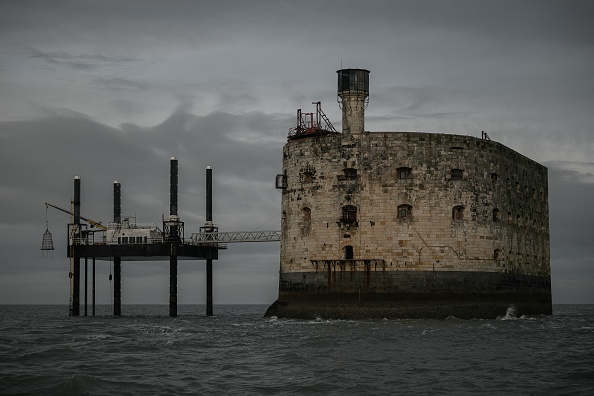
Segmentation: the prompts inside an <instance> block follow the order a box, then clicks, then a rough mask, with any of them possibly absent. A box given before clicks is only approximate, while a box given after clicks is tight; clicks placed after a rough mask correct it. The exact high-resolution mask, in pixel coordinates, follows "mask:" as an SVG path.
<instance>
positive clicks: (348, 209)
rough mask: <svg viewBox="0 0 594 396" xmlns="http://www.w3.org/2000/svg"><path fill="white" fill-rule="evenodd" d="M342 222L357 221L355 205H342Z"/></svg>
mask: <svg viewBox="0 0 594 396" xmlns="http://www.w3.org/2000/svg"><path fill="white" fill-rule="evenodd" d="M341 221H342V222H343V223H354V222H355V221H357V207H356V206H353V205H346V206H343V207H342V219H341Z"/></svg>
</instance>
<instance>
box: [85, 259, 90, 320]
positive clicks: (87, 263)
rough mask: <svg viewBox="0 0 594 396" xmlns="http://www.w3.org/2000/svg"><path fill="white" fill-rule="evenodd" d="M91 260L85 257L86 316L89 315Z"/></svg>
mask: <svg viewBox="0 0 594 396" xmlns="http://www.w3.org/2000/svg"><path fill="white" fill-rule="evenodd" d="M88 274H89V260H88V258H87V257H85V316H87V297H88V296H89V291H88V286H89V276H88Z"/></svg>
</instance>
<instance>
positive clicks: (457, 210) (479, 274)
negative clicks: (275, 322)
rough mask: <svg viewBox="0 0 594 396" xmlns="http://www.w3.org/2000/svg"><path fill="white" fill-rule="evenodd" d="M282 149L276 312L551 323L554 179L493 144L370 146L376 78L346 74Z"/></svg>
mask: <svg viewBox="0 0 594 396" xmlns="http://www.w3.org/2000/svg"><path fill="white" fill-rule="evenodd" d="M337 73H338V98H339V103H340V106H341V108H342V132H341V133H340V132H338V131H336V130H335V129H334V127H333V126H332V124H331V123H330V121H329V120H328V119H327V117H326V116H325V114H324V113H323V112H322V111H321V106H320V103H319V102H318V103H316V105H317V108H316V113H308V114H302V113H301V111H300V110H299V111H298V116H297V127H295V128H293V129H292V130H291V132H290V133H289V137H288V142H287V143H286V145H285V146H284V148H283V173H282V174H280V175H278V176H277V188H280V189H281V190H282V220H281V231H282V237H281V253H280V279H279V296H278V300H277V301H276V302H275V303H273V304H272V306H271V307H270V308H269V309H268V311H267V313H266V315H269V316H271V315H274V316H278V317H295V318H315V317H324V318H339V319H340V318H447V317H450V316H454V317H458V318H495V317H497V316H503V315H505V314H506V312H507V310H508V308H509V307H514V309H515V310H516V314H517V315H522V314H551V313H552V301H551V280H550V257H549V212H548V199H547V198H548V192H547V168H546V167H544V166H542V165H540V164H538V163H536V162H535V161H533V160H531V159H529V158H527V157H525V156H523V155H521V154H519V153H517V152H515V151H514V150H512V149H510V148H508V147H506V146H504V145H502V144H500V143H497V142H495V141H492V140H490V139H489V137H488V136H487V134H486V133H483V134H482V136H481V138H478V137H471V136H464V135H454V134H441V133H424V132H422V133H421V132H368V131H365V128H364V112H365V108H366V107H367V104H368V98H369V71H368V70H364V69H342V70H339V71H338V72H337Z"/></svg>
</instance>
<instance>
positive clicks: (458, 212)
mask: <svg viewBox="0 0 594 396" xmlns="http://www.w3.org/2000/svg"><path fill="white" fill-rule="evenodd" d="M452 220H464V206H460V205H459V206H454V207H453V208H452Z"/></svg>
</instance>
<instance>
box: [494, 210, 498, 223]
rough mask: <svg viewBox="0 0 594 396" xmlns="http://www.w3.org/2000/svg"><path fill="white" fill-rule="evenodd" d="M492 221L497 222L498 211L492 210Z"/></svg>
mask: <svg viewBox="0 0 594 396" xmlns="http://www.w3.org/2000/svg"><path fill="white" fill-rule="evenodd" d="M493 221H499V209H497V208H495V209H493Z"/></svg>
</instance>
